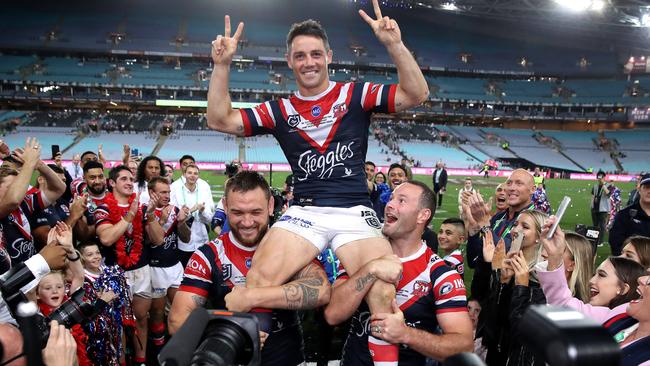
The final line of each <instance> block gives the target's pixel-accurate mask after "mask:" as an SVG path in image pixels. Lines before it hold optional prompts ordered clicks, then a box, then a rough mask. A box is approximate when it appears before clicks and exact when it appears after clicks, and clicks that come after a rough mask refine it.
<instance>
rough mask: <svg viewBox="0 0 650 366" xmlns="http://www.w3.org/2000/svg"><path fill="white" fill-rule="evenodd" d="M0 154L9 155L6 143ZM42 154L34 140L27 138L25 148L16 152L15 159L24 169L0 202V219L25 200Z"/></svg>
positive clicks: (2, 146)
mask: <svg viewBox="0 0 650 366" xmlns="http://www.w3.org/2000/svg"><path fill="white" fill-rule="evenodd" d="M0 153H1V155H0V156H1V157H2V158H5V157H7V156H8V155H9V148H8V147H7V145H6V144H5V143H4V142H0ZM40 154H41V146H40V145H39V143H38V141H36V139H34V138H27V141H26V142H25V148H24V149H16V150H15V151H14V153H13V157H14V159H15V160H17V161H18V162H19V163H21V164H22V168H21V169H20V172H19V173H18V176H17V177H16V178H15V179H14V181H13V183H12V184H11V185H9V187H8V188H7V192H6V193H5V195H4V196H3V197H2V199H1V200H0V217H6V216H7V215H9V214H10V213H11V211H13V210H15V209H16V207H18V205H19V204H20V202H22V201H23V199H24V198H25V193H27V186H28V185H29V181H30V180H31V179H32V174H33V173H34V169H35V168H36V164H38V162H39V161H40Z"/></svg>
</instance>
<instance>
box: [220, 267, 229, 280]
mask: <svg viewBox="0 0 650 366" xmlns="http://www.w3.org/2000/svg"><path fill="white" fill-rule="evenodd" d="M221 277H223V280H224V281H227V280H229V279H230V277H232V267H231V266H230V264H224V265H223V266H222V267H221Z"/></svg>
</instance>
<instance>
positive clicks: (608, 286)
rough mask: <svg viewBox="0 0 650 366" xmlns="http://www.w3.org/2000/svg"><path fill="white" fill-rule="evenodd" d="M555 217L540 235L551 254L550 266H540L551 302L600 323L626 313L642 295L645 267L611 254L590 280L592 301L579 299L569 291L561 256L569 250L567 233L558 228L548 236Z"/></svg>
mask: <svg viewBox="0 0 650 366" xmlns="http://www.w3.org/2000/svg"><path fill="white" fill-rule="evenodd" d="M555 220H556V218H555V217H554V216H553V217H551V218H549V219H548V220H547V221H546V223H545V225H544V230H543V231H542V235H541V241H542V243H543V245H544V249H545V250H546V253H547V255H548V267H547V268H546V269H544V268H543V267H542V268H538V269H537V275H538V277H539V283H540V285H541V286H542V289H543V291H544V294H545V295H546V300H547V301H548V303H549V304H551V305H564V306H568V307H571V308H574V309H576V310H578V311H580V312H581V313H583V314H585V315H587V316H589V317H590V318H592V319H594V320H596V321H598V322H601V323H602V322H605V321H606V320H608V319H610V318H612V317H614V316H616V315H618V314H622V313H625V312H626V309H627V305H628V303H629V302H630V301H631V300H634V299H637V298H638V297H639V294H638V293H637V291H636V290H637V286H638V283H637V279H638V278H639V277H640V276H643V275H644V273H645V269H644V268H643V267H642V266H641V265H640V264H638V263H636V262H634V261H631V260H629V259H626V258H619V257H610V258H608V259H606V260H605V261H603V263H601V265H600V266H599V267H598V268H597V270H596V274H595V275H594V276H593V277H592V278H591V280H590V281H589V290H590V299H589V303H584V302H583V301H581V300H579V299H576V298H575V297H573V296H572V295H571V290H569V286H568V284H567V280H566V275H565V269H564V263H563V259H562V256H563V254H564V251H565V249H566V242H565V239H564V233H563V232H562V230H560V228H559V227H558V229H557V230H556V231H555V234H554V235H553V238H552V239H551V240H547V239H546V235H547V234H548V231H549V229H550V227H551V226H552V225H553V223H554V222H555Z"/></svg>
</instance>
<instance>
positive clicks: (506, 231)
mask: <svg viewBox="0 0 650 366" xmlns="http://www.w3.org/2000/svg"><path fill="white" fill-rule="evenodd" d="M533 208H535V205H534V204H532V203H531V204H530V206H528V207H527V208H525V209H523V210H521V211H519V212H517V216H515V217H514V219H513V220H512V221H511V222H510V223H509V224H508V225H506V226H505V227H504V228H503V229H501V233H499V234H497V236H499V237H501V239H505V237H506V236H508V234H510V231H511V230H512V227H513V226H514V223H515V222H517V219H518V218H519V215H520V214H521V213H522V212H523V211H528V210H532V209H533ZM506 217H508V212H507V211H506V212H505V215H504V216H503V217H502V218H500V219H499V220H497V221H496V222H495V223H494V226H492V230H493V231H494V229H496V228H497V227H498V226H499V225H500V224H501V222H502V221H503V220H504V219H505V218H506Z"/></svg>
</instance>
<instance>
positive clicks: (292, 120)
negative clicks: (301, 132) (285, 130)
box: [287, 114, 300, 128]
mask: <svg viewBox="0 0 650 366" xmlns="http://www.w3.org/2000/svg"><path fill="white" fill-rule="evenodd" d="M287 124H289V126H290V127H291V128H296V126H298V125H299V124H300V116H299V115H297V114H290V115H289V116H288V117H287Z"/></svg>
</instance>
